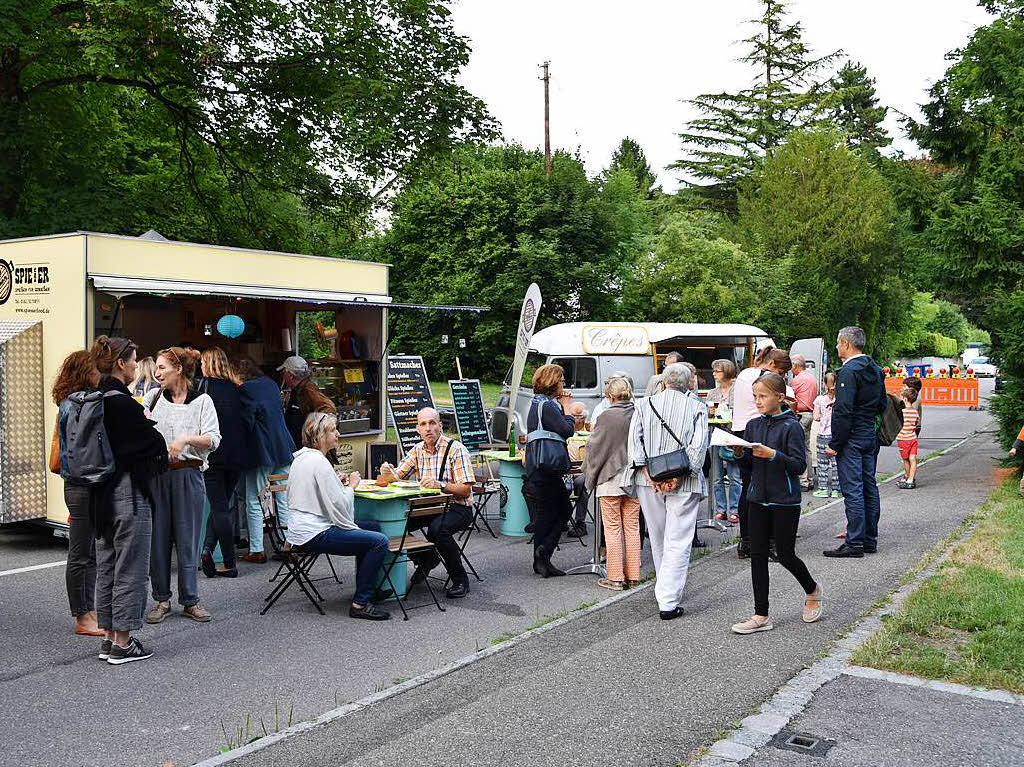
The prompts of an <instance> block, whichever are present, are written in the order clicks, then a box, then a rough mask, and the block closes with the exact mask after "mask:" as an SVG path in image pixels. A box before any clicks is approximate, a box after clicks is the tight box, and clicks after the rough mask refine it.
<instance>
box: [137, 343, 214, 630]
mask: <svg viewBox="0 0 1024 767" xmlns="http://www.w3.org/2000/svg"><path fill="white" fill-rule="evenodd" d="M198 362H199V352H197V351H196V350H195V349H183V348H182V347H180V346H172V347H170V348H167V349H161V350H160V353H159V355H158V356H157V358H156V380H157V383H159V384H160V388H159V389H156V390H154V391H152V392H150V393H149V394H147V395H146V397H145V398H144V400H143V403H142V404H143V405H145V406H146V407H147V408H148V409H149V411H150V414H151V417H152V418H153V420H154V421H156V429H157V431H159V432H160V434H161V435H162V436H163V438H164V442H165V443H166V445H167V457H168V458H169V459H170V471H168V472H167V473H166V474H164V475H162V476H161V477H159V478H158V479H157V482H156V483H155V485H154V488H153V489H154V495H155V497H156V511H155V513H154V515H153V552H152V557H151V562H150V568H149V575H150V579H151V580H152V582H153V599H155V600H156V605H155V606H154V607H153V609H152V610H150V611H149V613H148V614H147V615H146V623H161V622H163V620H164V618H166V617H167V614H168V613H169V612H170V611H171V596H172V595H171V545H172V543H173V545H174V547H175V549H176V550H177V560H178V602H179V603H180V604H181V606H182V607H183V608H184V610H183V611H182V612H183V614H184V615H185V617H186V618H191V619H192V620H194V621H196V622H198V623H206V622H207V621H209V620H210V618H211V615H210V611H209V610H207V609H206V608H205V607H203V606H202V605H200V604H199V580H198V578H197V577H196V573H197V571H198V567H197V565H198V562H197V561H196V560H197V559H198V558H199V532H200V530H199V528H200V526H201V524H200V523H201V521H202V518H203V499H204V498H205V497H206V486H205V485H204V483H203V472H204V471H206V469H207V466H208V458H209V455H210V453H212V452H213V451H214V450H216V449H217V447H218V446H219V445H220V424H219V422H218V421H217V410H216V408H215V407H214V404H213V400H212V399H210V395H208V394H201V393H200V392H197V391H196V390H195V389H194V388H193V386H192V380H193V378H194V377H195V373H196V366H197V364H198Z"/></svg>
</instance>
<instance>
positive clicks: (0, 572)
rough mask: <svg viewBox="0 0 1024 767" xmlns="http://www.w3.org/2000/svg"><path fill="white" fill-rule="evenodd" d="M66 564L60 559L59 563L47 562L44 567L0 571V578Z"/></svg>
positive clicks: (34, 566) (64, 560) (33, 566)
mask: <svg viewBox="0 0 1024 767" xmlns="http://www.w3.org/2000/svg"><path fill="white" fill-rule="evenodd" d="M66 564H67V560H66V559H62V560H60V561H59V562H47V563H46V564H44V565H31V566H29V567H16V568H14V569H13V570H0V576H4V575H17V574H18V573H30V572H32V571H33V570H46V569H48V568H50V567H61V566H63V565H66Z"/></svg>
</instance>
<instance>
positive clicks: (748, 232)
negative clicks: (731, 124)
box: [739, 131, 905, 351]
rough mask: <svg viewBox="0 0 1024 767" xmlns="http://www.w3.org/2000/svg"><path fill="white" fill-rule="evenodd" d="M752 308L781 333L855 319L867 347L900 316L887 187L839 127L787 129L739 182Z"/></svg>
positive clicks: (879, 346) (832, 327)
mask: <svg viewBox="0 0 1024 767" xmlns="http://www.w3.org/2000/svg"><path fill="white" fill-rule="evenodd" d="M739 211H740V219H739V227H740V229H741V230H742V231H743V232H744V233H745V236H746V238H747V240H748V248H749V249H750V252H751V253H752V255H754V257H755V261H756V263H757V269H758V270H759V272H760V276H759V277H757V278H756V279H757V280H758V282H757V284H759V285H762V286H763V288H762V289H761V290H760V291H759V301H758V304H757V310H758V312H759V313H760V315H761V316H762V317H764V318H765V319H766V320H768V321H770V322H771V323H772V328H773V330H774V331H775V332H777V333H778V334H779V335H781V336H782V337H783V338H787V339H794V338H800V337H805V336H817V335H822V334H824V336H825V337H826V338H829V337H832V336H834V335H835V333H836V332H837V331H838V330H839V329H840V328H842V327H843V326H844V325H860V326H861V327H863V328H864V329H865V331H866V332H867V334H868V340H869V344H870V345H871V349H872V350H874V351H881V350H884V347H885V337H886V336H887V335H888V334H890V333H892V332H894V331H895V329H896V328H897V327H898V326H899V323H900V322H901V303H902V302H903V301H904V299H905V295H904V289H903V288H902V283H901V280H900V277H901V273H900V258H899V253H898V252H895V251H894V243H896V242H898V238H897V237H896V236H895V229H896V226H897V222H898V218H897V216H896V211H895V208H894V206H893V201H892V197H891V195H890V193H889V190H888V187H887V185H886V183H885V181H884V179H883V178H882V177H881V175H880V174H879V172H878V171H877V170H876V169H875V168H873V167H872V166H871V165H870V164H869V163H868V161H867V159H866V158H864V157H863V156H861V155H859V154H857V153H855V152H853V151H851V150H850V149H849V148H848V147H847V146H846V145H845V142H844V140H843V137H842V134H839V133H837V132H832V131H807V132H795V133H792V134H790V136H789V139H788V140H787V141H786V143H785V144H784V145H783V146H781V147H780V148H779V149H778V150H776V152H775V153H774V154H773V155H772V156H771V157H770V158H768V160H766V161H765V163H764V166H763V169H762V170H761V171H760V172H759V173H758V174H756V175H755V176H754V177H752V178H751V179H750V180H749V181H748V182H747V183H746V184H745V185H744V186H743V187H742V189H741V193H740V197H739Z"/></svg>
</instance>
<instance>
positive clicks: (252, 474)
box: [244, 464, 290, 554]
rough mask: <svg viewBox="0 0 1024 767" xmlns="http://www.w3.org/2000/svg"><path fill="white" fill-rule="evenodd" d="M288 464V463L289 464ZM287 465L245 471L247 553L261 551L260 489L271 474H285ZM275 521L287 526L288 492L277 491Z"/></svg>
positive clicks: (261, 515) (264, 485) (261, 517)
mask: <svg viewBox="0 0 1024 767" xmlns="http://www.w3.org/2000/svg"><path fill="white" fill-rule="evenodd" d="M289 466H290V464H289ZM289 466H278V467H277V468H276V469H275V468H274V467H272V466H260V467H258V468H255V469H249V470H248V471H246V472H245V477H244V480H245V516H246V522H247V523H248V526H249V553H250V554H259V553H260V552H262V551H263V507H262V506H260V490H262V489H263V488H265V487H266V486H267V485H268V484H269V483H270V480H269V479H268V477H269V476H270V475H271V474H287V473H288V468H289ZM274 500H275V501H276V502H277V521H278V524H280V525H281V527H288V492H287V491H285V492H282V493H277V497H276V498H275V499H274Z"/></svg>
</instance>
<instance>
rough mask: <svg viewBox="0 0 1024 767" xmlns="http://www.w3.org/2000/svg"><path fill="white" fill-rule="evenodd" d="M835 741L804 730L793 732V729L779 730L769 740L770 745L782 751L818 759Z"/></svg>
mask: <svg viewBox="0 0 1024 767" xmlns="http://www.w3.org/2000/svg"><path fill="white" fill-rule="evenodd" d="M835 744H836V742H835V741H834V740H829V739H828V738H819V737H818V736H817V735H811V734H809V733H806V732H794V731H793V730H781V731H780V732H779V733H778V734H777V735H776V736H775V737H774V738H772V740H771V745H772V746H774V747H775V748H779V749H782V750H783V751H794V752H796V753H798V754H806V755H807V756H814V757H817V758H819V759H821V758H823V757H824V756H825V754H827V753H828V752H829V749H831V748H832V746H834V745H835Z"/></svg>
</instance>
